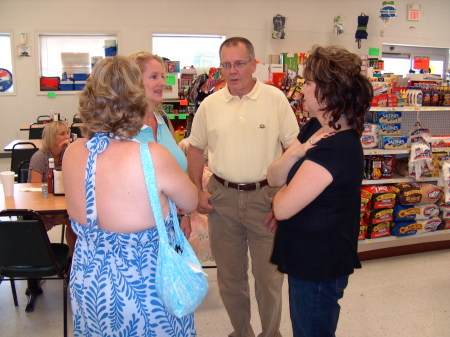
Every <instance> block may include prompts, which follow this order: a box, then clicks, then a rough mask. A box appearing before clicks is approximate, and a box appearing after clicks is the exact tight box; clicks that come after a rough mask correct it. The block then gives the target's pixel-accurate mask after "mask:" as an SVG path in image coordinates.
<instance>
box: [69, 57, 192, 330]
mask: <svg viewBox="0 0 450 337" xmlns="http://www.w3.org/2000/svg"><path fill="white" fill-rule="evenodd" d="M147 104H148V103H147V100H146V95H145V88H144V86H143V83H142V79H141V72H140V70H139V68H138V66H137V65H136V64H135V63H133V62H132V61H131V60H130V59H128V58H126V57H122V56H115V57H111V58H109V57H108V58H106V59H104V60H101V61H100V62H98V63H97V64H96V65H95V67H94V69H93V71H92V74H91V75H90V77H89V79H88V80H87V83H86V87H85V88H84V90H83V91H82V93H81V94H80V103H79V110H80V115H81V118H82V120H83V123H84V130H83V132H84V135H85V136H86V137H87V138H89V140H87V141H86V140H85V139H84V140H83V139H78V140H77V141H76V142H74V143H73V144H72V145H71V146H70V147H69V148H68V149H67V151H66V154H65V156H64V162H63V170H64V176H63V179H64V188H65V192H66V200H67V211H68V213H69V216H70V218H71V221H72V227H73V228H74V231H75V232H76V233H77V235H78V239H77V243H76V245H75V252H74V255H73V262H72V270H71V275H70V290H71V291H70V293H71V303H72V315H73V324H74V334H75V336H129V335H130V334H132V335H136V336H149V337H150V336H160V337H162V336H170V337H193V336H195V335H196V332H195V328H194V317H193V314H191V315H187V316H184V317H183V318H177V317H174V316H172V315H171V314H169V313H168V312H167V311H166V309H165V308H164V306H163V304H162V302H161V300H160V298H159V297H158V295H157V293H156V291H155V269H156V257H157V252H158V247H159V236H158V231H157V228H155V225H156V223H155V218H154V216H153V211H152V206H151V200H150V198H149V191H147V184H149V188H152V189H155V191H156V193H157V195H158V196H159V202H160V204H161V210H162V213H163V217H164V219H165V225H166V228H169V229H171V228H172V227H173V219H174V216H176V214H173V213H172V212H171V210H170V208H169V198H170V199H171V200H172V201H174V202H175V204H176V205H177V206H178V207H182V208H184V209H186V210H188V211H191V210H194V209H195V208H196V206H197V192H196V189H195V187H194V185H193V184H192V183H191V182H190V180H189V178H188V177H187V176H186V175H185V174H184V172H183V170H182V169H181V168H180V166H179V165H178V164H177V162H176V160H175V158H174V157H173V156H172V155H170V153H169V152H168V151H167V150H166V149H165V148H164V147H163V146H162V145H159V144H157V143H142V144H140V143H138V142H136V141H135V140H133V137H135V136H136V135H137V134H138V133H139V130H140V128H141V126H142V123H143V119H144V117H145V114H146V109H147ZM151 163H153V167H154V174H155V178H156V182H157V184H151V183H150V182H149V180H148V177H149V175H150V174H152V171H151V170H149V169H148V167H151ZM171 244H173V237H172V238H171Z"/></svg>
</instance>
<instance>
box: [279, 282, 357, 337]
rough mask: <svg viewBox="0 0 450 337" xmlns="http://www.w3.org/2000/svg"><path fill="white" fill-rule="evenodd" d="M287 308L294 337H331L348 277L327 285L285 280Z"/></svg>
mask: <svg viewBox="0 0 450 337" xmlns="http://www.w3.org/2000/svg"><path fill="white" fill-rule="evenodd" d="M288 282H289V304H290V314H291V321H292V330H293V333H294V337H335V331H336V327H337V323H338V320H339V312H340V309H341V307H340V305H339V304H338V300H339V299H341V298H342V296H344V289H345V288H346V287H347V283H348V275H347V276H343V277H340V278H337V279H334V280H332V281H329V282H313V281H303V280H300V279H298V278H294V277H291V276H289V277H288Z"/></svg>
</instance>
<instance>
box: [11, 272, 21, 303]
mask: <svg viewBox="0 0 450 337" xmlns="http://www.w3.org/2000/svg"><path fill="white" fill-rule="evenodd" d="M9 282H10V283H11V291H12V295H13V299H14V305H15V306H16V307H18V306H19V302H18V301H17V292H16V284H15V283H14V279H13V278H10V279H9Z"/></svg>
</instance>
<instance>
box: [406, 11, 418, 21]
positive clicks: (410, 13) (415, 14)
mask: <svg viewBox="0 0 450 337" xmlns="http://www.w3.org/2000/svg"><path fill="white" fill-rule="evenodd" d="M419 19H420V11H414V10H409V11H408V20H409V21H419Z"/></svg>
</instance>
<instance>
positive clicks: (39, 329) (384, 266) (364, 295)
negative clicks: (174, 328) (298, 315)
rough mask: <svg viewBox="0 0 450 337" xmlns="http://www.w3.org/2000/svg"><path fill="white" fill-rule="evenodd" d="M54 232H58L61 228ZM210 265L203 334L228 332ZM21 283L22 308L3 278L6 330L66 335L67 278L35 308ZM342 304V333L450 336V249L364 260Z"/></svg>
mask: <svg viewBox="0 0 450 337" xmlns="http://www.w3.org/2000/svg"><path fill="white" fill-rule="evenodd" d="M52 231H54V230H52ZM52 236H53V237H55V238H58V234H57V233H53V234H52ZM206 271H207V273H208V275H209V283H210V291H209V293H208V295H207V297H206V299H205V301H204V302H203V303H202V305H201V306H200V307H199V309H198V310H197V312H196V328H197V332H198V336H199V337H226V336H228V333H229V332H231V331H232V329H231V325H230V323H229V321H228V318H227V314H226V312H225V309H224V308H223V305H222V303H221V300H220V296H219V293H218V288H217V274H216V269H213V268H207V269H206ZM251 282H252V279H251ZM16 285H17V290H18V294H19V307H17V308H16V307H14V303H13V299H12V295H11V290H10V285H9V282H3V283H2V284H0V331H1V332H0V335H1V336H2V337H19V336H34V337H40V336H42V337H44V336H45V337H52V336H61V335H62V317H63V316H62V283H60V281H47V282H45V283H44V284H43V290H44V294H43V295H42V296H40V297H39V298H38V301H37V303H36V307H35V311H34V312H32V313H26V312H25V306H26V296H25V294H24V291H25V285H26V282H16ZM252 291H253V287H252ZM341 307H342V309H341V318H340V321H339V325H338V330H337V333H336V336H337V337H403V336H405V337H406V336H407V337H448V336H450V250H441V251H435V252H428V253H421V254H413V255H405V256H400V257H393V258H386V259H379V260H371V261H365V262H363V269H361V270H357V271H356V272H355V274H354V275H352V277H351V278H350V283H349V286H348V288H347V290H346V291H345V295H344V298H343V299H342V300H341ZM69 315H70V308H69ZM252 316H253V317H252V324H253V327H254V330H255V332H256V333H259V332H260V323H259V318H258V314H257V308H256V304H255V301H253V302H252ZM71 324H72V323H71V319H70V318H69V336H72V327H71ZM281 333H282V335H283V336H284V337H289V336H292V330H291V326H290V320H289V305H288V296H287V283H286V282H285V285H284V288H283V313H282V322H281Z"/></svg>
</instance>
